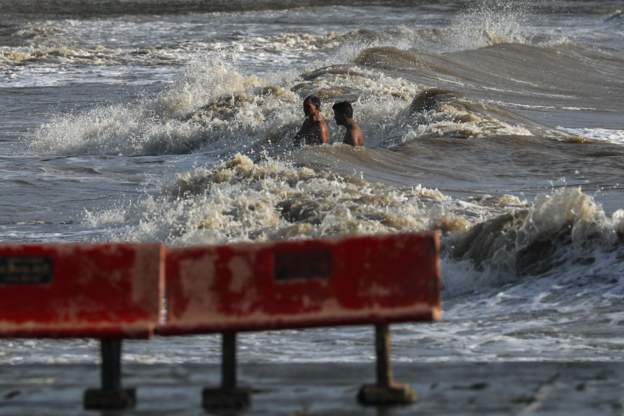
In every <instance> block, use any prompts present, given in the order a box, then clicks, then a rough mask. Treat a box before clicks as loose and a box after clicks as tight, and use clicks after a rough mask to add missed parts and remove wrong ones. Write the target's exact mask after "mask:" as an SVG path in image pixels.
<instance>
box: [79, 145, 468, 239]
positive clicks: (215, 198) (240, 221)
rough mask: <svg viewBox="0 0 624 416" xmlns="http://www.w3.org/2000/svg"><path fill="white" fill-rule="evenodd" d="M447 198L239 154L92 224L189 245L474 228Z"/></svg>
mask: <svg viewBox="0 0 624 416" xmlns="http://www.w3.org/2000/svg"><path fill="white" fill-rule="evenodd" d="M446 199H447V198H446V196H445V195H443V194H442V193H441V192H439V191H437V190H433V189H427V188H423V187H420V186H418V187H413V188H410V189H405V190H399V189H392V188H390V187H387V186H384V185H380V184H373V183H368V182H366V181H364V180H363V179H361V178H358V177H353V176H340V175H337V174H333V173H328V172H320V171H316V170H314V169H311V168H308V167H297V166H295V165H293V164H291V163H288V162H284V161H279V160H275V159H268V160H265V161H260V162H253V161H252V160H251V159H250V158H248V157H246V156H243V155H240V154H239V155H236V156H234V157H233V158H231V159H229V160H228V161H226V162H223V163H222V164H220V165H219V166H217V167H214V168H211V169H207V168H197V169H194V170H192V171H188V172H185V173H182V174H180V175H178V177H177V180H176V182H175V184H173V185H165V186H164V188H163V193H162V194H161V195H157V196H147V197H145V198H144V199H143V200H141V201H138V202H135V203H134V204H133V205H130V206H129V207H128V208H127V209H126V210H125V211H121V212H123V214H124V215H120V210H119V208H116V209H115V210H112V211H110V210H109V211H103V212H102V213H100V212H99V211H98V212H90V213H88V214H86V216H85V223H87V224H90V225H93V226H101V225H106V226H107V227H110V226H111V224H113V223H114V221H118V222H119V225H120V226H121V227H122V229H121V230H117V231H114V235H113V236H112V238H115V239H120V240H131V241H137V240H138V241H144V240H158V241H164V242H167V243H171V244H181V245H186V244H194V243H215V242H232V241H263V240H280V239H292V238H314V237H325V236H334V235H344V234H363V233H366V234H368V233H386V232H393V231H407V230H412V231H422V230H428V229H433V228H444V229H445V230H452V229H462V228H466V227H467V224H468V223H467V221H466V220H463V219H461V218H459V217H457V216H455V215H454V214H453V213H452V212H451V211H449V210H447V209H445V208H444V205H443V201H445V200H446ZM112 229H113V230H114V229H115V228H114V227H113V228H112ZM108 237H111V236H108Z"/></svg>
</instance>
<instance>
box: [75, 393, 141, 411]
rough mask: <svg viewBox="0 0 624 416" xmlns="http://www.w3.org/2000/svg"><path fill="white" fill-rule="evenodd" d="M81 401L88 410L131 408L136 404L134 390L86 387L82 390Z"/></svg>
mask: <svg viewBox="0 0 624 416" xmlns="http://www.w3.org/2000/svg"><path fill="white" fill-rule="evenodd" d="M83 403H84V408H85V409H90V410H123V409H131V408H133V407H134V406H135V404H136V391H135V389H123V390H101V389H88V390H86V391H85V392H84V397H83Z"/></svg>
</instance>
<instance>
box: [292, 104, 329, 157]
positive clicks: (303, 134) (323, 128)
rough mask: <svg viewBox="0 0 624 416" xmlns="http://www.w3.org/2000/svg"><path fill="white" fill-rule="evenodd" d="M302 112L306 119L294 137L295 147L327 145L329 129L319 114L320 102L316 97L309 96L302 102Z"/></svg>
mask: <svg viewBox="0 0 624 416" xmlns="http://www.w3.org/2000/svg"><path fill="white" fill-rule="evenodd" d="M303 112H304V113H305V115H306V117H307V118H306V119H305V121H304V122H303V125H302V126H301V129H299V132H298V133H297V135H296V136H295V146H302V145H308V146H309V145H316V144H327V143H328V142H329V129H328V128H327V123H326V122H325V119H324V118H323V115H322V114H321V100H320V99H319V98H318V97H317V96H316V95H309V96H307V97H306V98H305V100H303Z"/></svg>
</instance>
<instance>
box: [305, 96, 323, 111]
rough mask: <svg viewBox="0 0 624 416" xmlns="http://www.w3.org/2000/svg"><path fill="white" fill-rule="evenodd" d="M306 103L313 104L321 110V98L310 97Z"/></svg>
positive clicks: (306, 99)
mask: <svg viewBox="0 0 624 416" xmlns="http://www.w3.org/2000/svg"><path fill="white" fill-rule="evenodd" d="M303 102H304V103H306V102H309V103H311V104H314V106H315V107H316V108H318V109H319V110H320V109H321V99H320V98H319V97H317V96H316V95H308V96H307V97H306V98H305V99H304V100H303Z"/></svg>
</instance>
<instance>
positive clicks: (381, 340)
mask: <svg viewBox="0 0 624 416" xmlns="http://www.w3.org/2000/svg"><path fill="white" fill-rule="evenodd" d="M375 352H376V355H377V384H367V385H363V386H362V387H361V388H360V391H359V392H358V396H357V399H358V401H359V402H360V403H361V404H363V405H373V406H380V405H381V406H383V405H393V404H408V403H412V402H414V400H416V392H415V391H414V390H413V389H412V388H411V387H410V386H408V385H406V384H398V383H395V382H393V381H392V369H391V368H390V328H389V327H388V325H375Z"/></svg>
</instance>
